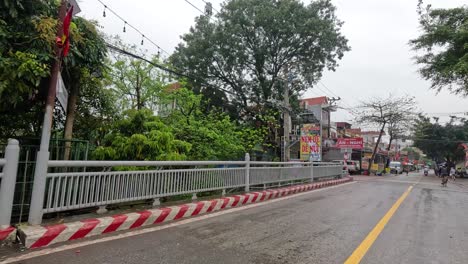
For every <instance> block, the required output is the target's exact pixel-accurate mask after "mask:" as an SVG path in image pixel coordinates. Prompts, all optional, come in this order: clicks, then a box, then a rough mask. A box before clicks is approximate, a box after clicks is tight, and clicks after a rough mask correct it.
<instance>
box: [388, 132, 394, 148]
mask: <svg viewBox="0 0 468 264" xmlns="http://www.w3.org/2000/svg"><path fill="white" fill-rule="evenodd" d="M392 141H393V136H392V135H390V139H389V140H388V147H387V151H390V149H392Z"/></svg>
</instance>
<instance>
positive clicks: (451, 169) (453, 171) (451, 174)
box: [450, 167, 456, 181]
mask: <svg viewBox="0 0 468 264" xmlns="http://www.w3.org/2000/svg"><path fill="white" fill-rule="evenodd" d="M455 173H456V171H455V168H454V167H452V168H450V178H452V180H453V181H455Z"/></svg>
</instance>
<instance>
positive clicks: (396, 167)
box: [389, 161, 403, 174]
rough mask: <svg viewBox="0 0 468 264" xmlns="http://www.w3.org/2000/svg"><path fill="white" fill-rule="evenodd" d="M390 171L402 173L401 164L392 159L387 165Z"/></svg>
mask: <svg viewBox="0 0 468 264" xmlns="http://www.w3.org/2000/svg"><path fill="white" fill-rule="evenodd" d="M389 168H390V173H395V174H402V173H403V165H401V162H399V161H392V162H390V165H389Z"/></svg>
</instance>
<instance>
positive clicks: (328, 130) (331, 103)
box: [327, 97, 341, 139]
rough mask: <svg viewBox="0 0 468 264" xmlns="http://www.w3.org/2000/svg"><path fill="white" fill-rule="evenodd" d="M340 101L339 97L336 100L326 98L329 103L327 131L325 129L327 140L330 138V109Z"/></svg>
mask: <svg viewBox="0 0 468 264" xmlns="http://www.w3.org/2000/svg"><path fill="white" fill-rule="evenodd" d="M340 100H341V97H338V98H335V97H331V98H330V97H329V98H328V101H329V106H328V129H327V136H328V137H327V138H328V139H329V138H331V107H333V106H335V105H334V104H335V103H336V102H337V101H340Z"/></svg>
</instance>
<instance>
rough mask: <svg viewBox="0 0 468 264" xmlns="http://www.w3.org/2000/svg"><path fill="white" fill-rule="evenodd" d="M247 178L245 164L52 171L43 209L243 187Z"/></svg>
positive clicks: (69, 207)
mask: <svg viewBox="0 0 468 264" xmlns="http://www.w3.org/2000/svg"><path fill="white" fill-rule="evenodd" d="M244 179H245V169H244V168H242V167H240V168H205V169H173V170H149V171H110V172H66V173H49V174H47V182H46V193H45V208H44V213H50V212H58V211H66V210H71V209H79V208H86V207H94V206H101V205H109V204H116V203H122V202H130V201H137V200H145V199H153V198H159V197H167V196H174V195H179V194H191V193H197V192H205V191H212V190H221V189H226V188H236V187H242V186H244V185H245V182H244Z"/></svg>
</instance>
